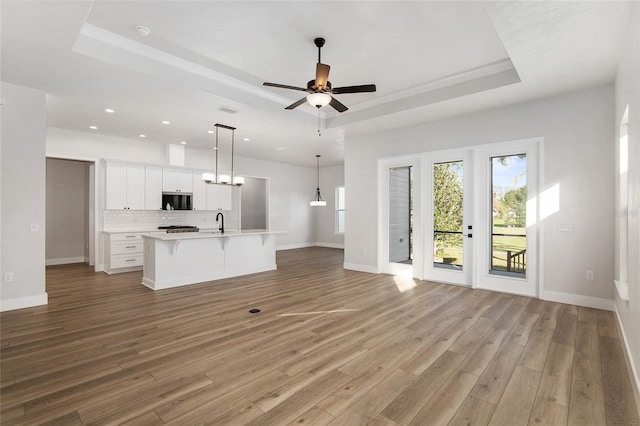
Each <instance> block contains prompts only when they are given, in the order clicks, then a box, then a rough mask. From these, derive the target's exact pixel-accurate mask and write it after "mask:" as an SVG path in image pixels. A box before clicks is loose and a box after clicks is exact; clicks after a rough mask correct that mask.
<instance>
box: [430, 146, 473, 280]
mask: <svg viewBox="0 0 640 426" xmlns="http://www.w3.org/2000/svg"><path fill="white" fill-rule="evenodd" d="M471 154H472V152H471V151H469V150H464V151H446V152H437V153H431V154H429V155H427V156H426V158H427V160H426V161H425V163H426V169H427V173H426V176H425V182H426V185H425V187H426V188H425V189H426V197H425V199H426V200H428V201H427V208H426V210H425V215H426V220H425V232H424V236H423V237H424V239H425V243H424V247H425V259H424V269H425V271H424V277H425V279H428V280H431V281H439V282H446V283H451V284H459V285H469V286H470V285H471V284H472V271H473V264H474V261H473V257H474V253H473V240H472V239H473V232H474V230H473V179H472V176H473V165H472V155H471Z"/></svg>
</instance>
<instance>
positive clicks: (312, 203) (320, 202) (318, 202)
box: [309, 154, 327, 207]
mask: <svg viewBox="0 0 640 426" xmlns="http://www.w3.org/2000/svg"><path fill="white" fill-rule="evenodd" d="M316 159H317V160H316V161H317V166H316V170H317V172H318V173H317V175H318V181H317V182H318V185H317V186H316V197H315V198H314V199H313V200H312V201H310V202H309V205H310V206H311V207H324V206H326V205H327V202H326V201H325V200H323V199H322V197H321V196H320V154H316Z"/></svg>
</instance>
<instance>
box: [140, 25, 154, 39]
mask: <svg viewBox="0 0 640 426" xmlns="http://www.w3.org/2000/svg"><path fill="white" fill-rule="evenodd" d="M136 33H138V35H139V36H140V37H147V36H148V35H149V34H150V33H151V30H150V29H149V28H147V27H143V26H142V25H138V26H137V27H136Z"/></svg>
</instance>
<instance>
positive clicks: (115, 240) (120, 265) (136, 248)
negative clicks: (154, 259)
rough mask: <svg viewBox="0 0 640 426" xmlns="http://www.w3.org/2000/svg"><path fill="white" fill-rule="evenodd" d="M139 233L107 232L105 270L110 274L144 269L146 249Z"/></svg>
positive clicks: (105, 239) (141, 233)
mask: <svg viewBox="0 0 640 426" xmlns="http://www.w3.org/2000/svg"><path fill="white" fill-rule="evenodd" d="M143 234H145V235H146V234H147V233H146V232H137V233H112V232H105V238H104V242H105V250H104V253H105V264H104V270H105V272H106V273H108V274H117V273H119V272H131V271H140V270H142V265H143V264H144V251H143V248H142V235H143Z"/></svg>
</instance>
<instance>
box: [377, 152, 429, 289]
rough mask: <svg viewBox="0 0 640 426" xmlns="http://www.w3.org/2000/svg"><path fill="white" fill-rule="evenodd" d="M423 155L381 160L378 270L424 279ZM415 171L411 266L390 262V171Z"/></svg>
mask: <svg viewBox="0 0 640 426" xmlns="http://www.w3.org/2000/svg"><path fill="white" fill-rule="evenodd" d="M422 163H423V156H422V154H416V155H407V156H401V157H392V158H384V159H379V160H378V194H379V196H378V237H379V238H378V271H379V272H381V273H383V274H392V275H402V276H405V277H410V278H416V279H419V280H422V279H423V264H422V259H423V257H424V256H423V253H424V250H423V246H422V243H423V239H422V180H423V178H422V169H423V166H422ZM407 166H411V167H412V168H413V185H412V195H413V261H412V264H410V265H409V264H401V263H393V262H389V169H391V168H396V167H407Z"/></svg>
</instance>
